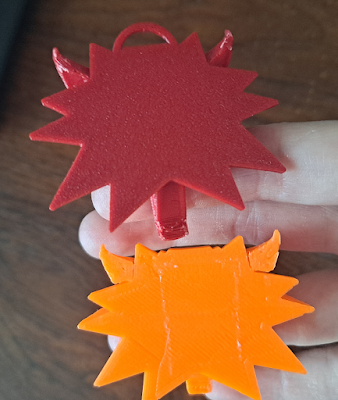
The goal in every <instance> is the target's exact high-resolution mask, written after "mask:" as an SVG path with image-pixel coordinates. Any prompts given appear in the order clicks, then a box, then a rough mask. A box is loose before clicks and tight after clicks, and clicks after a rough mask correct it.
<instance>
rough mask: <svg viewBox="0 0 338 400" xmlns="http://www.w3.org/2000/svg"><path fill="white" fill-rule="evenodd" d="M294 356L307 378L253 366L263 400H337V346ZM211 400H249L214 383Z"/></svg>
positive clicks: (210, 395) (303, 352) (208, 396)
mask: <svg viewBox="0 0 338 400" xmlns="http://www.w3.org/2000/svg"><path fill="white" fill-rule="evenodd" d="M297 357H298V358H299V360H300V361H301V363H302V364H303V365H304V367H305V369H306V370H307V374H306V375H300V374H295V373H290V372H284V371H279V370H274V369H269V368H262V367H256V368H255V370H256V375H257V380H258V384H259V388H260V391H261V395H262V400H304V399H306V400H319V399H325V400H336V399H337V394H338V345H334V346H327V347H324V348H316V349H311V350H304V351H302V352H299V353H297ZM207 398H209V399H211V400H248V399H249V398H248V397H246V396H243V395H242V394H240V393H238V392H237V391H235V390H233V389H230V388H228V387H226V386H224V385H221V384H220V383H217V382H213V389H212V392H211V393H208V394H207Z"/></svg>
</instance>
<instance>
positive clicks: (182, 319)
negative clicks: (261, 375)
mask: <svg viewBox="0 0 338 400" xmlns="http://www.w3.org/2000/svg"><path fill="white" fill-rule="evenodd" d="M279 242H280V237H279V233H278V232H275V233H274V236H273V237H272V239H270V241H268V242H267V243H265V244H264V245H261V246H258V247H255V248H252V249H250V250H248V251H247V250H246V249H245V246H244V242H243V239H242V237H240V236H238V237H237V238H235V239H234V240H233V241H232V242H230V243H229V244H228V245H226V246H224V247H223V248H220V247H215V248H211V247H199V248H189V249H170V250H168V251H161V252H159V253H156V252H154V251H151V250H149V249H148V248H146V247H144V246H142V245H141V244H138V245H137V246H136V255H135V259H133V258H125V257H119V256H115V255H113V254H111V253H109V252H108V251H107V250H106V249H105V248H104V247H102V251H101V258H102V261H103V264H104V266H105V268H106V270H107V272H108V275H109V276H110V278H111V279H112V281H113V282H115V283H118V282H120V283H119V284H117V285H114V286H111V287H108V288H105V289H102V290H99V291H96V292H94V293H92V294H91V295H90V296H89V299H90V300H92V301H93V302H94V303H97V304H98V305H100V306H101V307H102V308H101V309H100V310H99V311H97V312H96V313H94V314H93V315H91V316H90V317H88V318H86V319H85V320H83V321H82V322H81V323H80V324H79V328H80V329H84V330H88V331H93V332H99V333H103V334H106V335H116V336H120V337H121V338H122V339H121V341H120V343H119V344H118V346H117V348H116V349H115V351H114V352H113V354H112V355H111V357H110V358H109V360H108V362H107V363H106V365H105V366H104V367H103V369H102V371H101V373H100V375H99V376H98V378H97V379H96V381H95V385H96V386H102V385H106V384H108V383H111V382H115V381H118V380H120V379H123V378H127V377H129V376H132V375H135V374H139V373H142V372H144V386H143V397H142V398H143V400H155V399H159V398H161V397H162V396H164V395H165V394H166V393H168V392H169V391H171V390H173V389H174V388H175V387H177V386H178V385H180V384H181V383H182V382H184V381H186V384H187V389H188V391H189V393H191V394H197V393H207V392H210V390H211V379H214V380H216V381H219V382H221V383H223V384H225V385H227V386H230V387H232V388H234V389H235V390H238V391H239V392H241V393H243V394H244V395H246V396H249V397H251V398H252V399H255V400H258V399H260V398H261V396H260V392H259V388H258V385H257V381H256V376H255V371H254V365H260V366H264V367H269V368H278V369H281V370H285V371H292V372H298V373H306V371H305V369H304V368H303V366H302V365H301V363H300V362H299V360H298V359H297V358H296V356H295V355H294V354H293V353H292V352H291V350H290V349H289V348H288V347H287V346H286V345H285V344H284V343H283V342H282V340H281V339H280V338H279V337H278V336H277V334H276V333H275V332H274V330H273V329H272V327H273V326H274V325H277V324H280V323H282V322H285V321H288V320H290V319H293V318H297V317H299V316H301V315H303V314H305V313H310V312H313V310H314V309H313V307H311V306H309V305H307V304H305V303H302V302H300V301H298V300H295V299H293V298H292V297H290V296H286V295H285V294H286V293H287V292H288V291H289V290H290V289H291V288H292V287H293V286H295V285H297V283H298V281H297V279H295V278H290V277H285V276H278V275H275V274H269V273H266V272H261V271H260V268H262V270H263V271H265V270H272V269H273V267H274V265H275V260H276V257H277V255H278V247H279ZM251 262H253V264H254V268H253V266H252V265H251ZM260 266H262V267H260Z"/></svg>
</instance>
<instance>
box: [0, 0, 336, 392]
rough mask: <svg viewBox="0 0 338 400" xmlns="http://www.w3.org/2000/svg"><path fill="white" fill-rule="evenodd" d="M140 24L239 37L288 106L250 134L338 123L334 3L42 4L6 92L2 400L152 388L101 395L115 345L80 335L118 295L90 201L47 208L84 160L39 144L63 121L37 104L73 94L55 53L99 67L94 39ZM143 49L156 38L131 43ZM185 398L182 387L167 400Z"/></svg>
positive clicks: (137, 380) (250, 60) (289, 263)
mask: <svg viewBox="0 0 338 400" xmlns="http://www.w3.org/2000/svg"><path fill="white" fill-rule="evenodd" d="M140 21H153V22H156V23H159V24H161V25H163V26H164V27H165V28H167V29H168V30H170V31H171V32H172V33H173V34H174V36H175V37H176V38H177V40H178V41H182V40H183V39H185V38H186V37H187V36H188V35H189V34H190V33H192V32H193V31H196V32H198V34H199V36H200V40H201V42H202V44H203V47H204V48H205V50H209V49H210V48H212V47H213V46H214V45H215V44H216V43H217V42H218V41H219V40H220V39H221V38H222V34H223V31H224V29H226V28H227V29H230V30H231V31H232V33H233V34H234V37H235V48H234V55H233V60H232V64H231V66H232V67H235V68H236V67H238V68H243V69H250V70H255V71H258V73H259V78H258V79H257V80H256V81H255V82H254V83H253V84H252V86H251V88H250V90H251V91H252V92H254V93H257V94H262V95H266V96H269V97H274V98H277V99H278V100H279V102H280V105H279V106H278V107H276V108H274V109H272V110H269V111H266V112H265V113H262V114H260V115H259V117H257V118H255V119H254V120H253V121H252V122H253V123H271V122H279V121H310V120H324V119H337V118H338V24H337V21H338V2H336V1H335V0H283V1H281V0H223V1H222V0H209V1H208V0H37V1H35V2H33V1H32V2H31V3H30V6H29V8H28V10H27V12H26V14H25V17H24V22H23V28H22V31H21V32H20V34H19V35H18V39H17V42H16V45H15V48H14V53H13V54H12V59H11V63H10V65H9V68H8V70H7V74H6V77H5V82H4V85H3V87H2V91H1V107H2V108H1V119H0V166H1V167H0V177H1V178H0V179H1V180H0V185H1V187H0V189H1V190H0V268H1V276H0V398H1V399H2V400H16V399H18V400H19V399H20V400H31V399H32V400H40V399H41V400H46V399H48V400H61V399H67V400H86V399H88V400H89V399H91V400H92V399H96V400H101V399H102V400H103V399H110V400H113V399H124V400H136V399H140V395H141V382H142V378H141V377H134V378H130V379H127V380H125V381H123V382H119V383H116V384H113V385H110V386H108V387H104V388H101V389H96V388H93V387H92V383H93V381H94V379H95V377H96V375H97V374H98V372H99V371H100V369H101V367H102V366H103V364H104V362H105V361H106V359H107V358H108V355H109V353H110V352H109V350H108V347H107V343H106V338H105V337H103V336H100V335H95V334H91V333H87V332H81V331H78V330H77V329H76V325H77V324H78V322H79V321H80V320H81V319H83V318H84V317H86V316H88V315H89V314H90V313H91V312H93V311H94V310H95V306H94V305H92V304H91V303H90V302H89V301H88V300H87V299H86V297H87V295H88V294H89V293H90V292H92V291H94V290H97V289H100V288H102V287H105V286H107V285H108V284H109V282H108V279H107V278H106V276H105V274H104V272H103V270H102V268H101V266H100V262H99V261H97V260H94V259H92V258H90V257H89V256H87V255H86V254H85V253H84V252H83V251H82V249H81V248H80V245H79V244H78V239H77V229H78V225H79V223H80V221H81V219H82V218H83V216H84V215H85V214H86V213H87V212H88V211H90V210H91V208H92V207H91V203H90V199H89V198H85V199H82V200H78V201H76V202H74V203H72V204H70V205H68V206H65V207H64V208H62V209H60V210H58V211H56V212H54V213H52V212H50V211H49V210H48V206H49V203H50V201H51V199H52V197H53V195H54V193H55V191H56V189H57V188H58V186H59V184H60V183H61V181H62V179H63V178H64V176H65V174H66V172H67V170H68V168H69V166H70V164H71V162H72V161H73V159H74V156H75V154H76V151H77V149H76V148H73V147H72V146H65V145H57V144H49V143H33V142H30V141H29V139H28V135H29V133H30V132H32V131H33V130H35V129H37V128H39V127H41V126H43V125H45V124H47V123H48V122H50V121H52V120H54V119H56V118H58V117H59V116H58V114H56V113H54V112H52V111H50V110H48V109H46V108H43V107H42V106H41V104H40V99H41V98H43V97H46V96H48V95H50V94H53V93H55V92H57V91H59V90H61V89H63V84H62V82H61V80H60V79H59V77H58V75H57V73H56V71H55V69H54V67H53V64H52V60H51V49H52V47H54V46H56V47H58V48H59V49H60V50H61V51H62V53H63V54H64V55H66V56H67V57H70V58H72V59H73V60H74V61H77V62H80V63H82V64H84V65H88V44H89V43H90V42H96V43H97V44H100V45H101V46H105V47H107V48H111V46H112V45H113V42H114V40H115V38H116V36H117V34H118V33H119V32H120V31H121V30H122V29H124V28H126V27H127V26H128V25H130V24H132V23H135V22H140ZM133 40H134V41H133ZM136 41H143V43H145V42H148V41H149V42H151V43H153V42H154V39H153V38H152V37H148V36H147V37H144V38H142V39H138V38H136V39H133V38H131V39H130V40H129V43H130V44H133V43H136ZM337 261H338V258H337V256H333V255H326V254H304V253H303V254H301V253H287V252H282V254H281V257H280V261H279V266H278V271H279V272H286V273H289V274H292V275H295V274H298V273H299V272H301V271H304V270H311V269H315V268H332V267H335V266H337ZM185 398H188V395H187V394H186V393H185V389H184V388H183V387H181V388H179V389H177V390H176V391H174V392H173V393H171V394H169V395H167V397H166V399H185ZM197 398H199V397H197Z"/></svg>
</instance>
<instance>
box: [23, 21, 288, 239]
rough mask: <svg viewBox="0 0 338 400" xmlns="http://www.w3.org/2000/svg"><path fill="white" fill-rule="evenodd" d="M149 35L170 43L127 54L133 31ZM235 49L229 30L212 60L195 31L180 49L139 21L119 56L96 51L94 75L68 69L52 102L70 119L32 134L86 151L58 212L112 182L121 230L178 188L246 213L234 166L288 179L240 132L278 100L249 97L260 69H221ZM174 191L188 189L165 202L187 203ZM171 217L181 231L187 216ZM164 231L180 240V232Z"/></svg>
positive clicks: (48, 102) (60, 195)
mask: <svg viewBox="0 0 338 400" xmlns="http://www.w3.org/2000/svg"><path fill="white" fill-rule="evenodd" d="M140 31H151V32H154V33H156V34H159V35H160V36H161V37H163V38H164V39H165V40H166V41H168V43H170V44H168V43H166V44H160V45H150V46H139V47H125V48H122V45H123V43H124V41H125V39H126V38H127V37H128V36H130V34H132V33H135V32H140ZM231 45H232V36H230V34H229V33H226V37H225V39H224V40H223V41H222V42H221V43H220V44H219V45H217V46H216V48H215V49H214V50H212V51H211V52H209V53H208V55H207V56H206V55H205V54H204V52H203V50H202V47H201V44H200V41H199V39H198V37H197V34H195V33H194V34H192V35H191V36H189V37H188V38H187V39H186V40H185V41H183V42H182V43H180V44H178V43H177V42H176V40H175V39H174V38H173V37H172V35H171V34H170V33H169V32H167V31H165V30H164V29H163V28H161V27H159V26H157V25H155V24H136V25H134V26H132V27H129V28H127V29H126V30H125V31H123V32H122V33H121V35H120V36H119V37H118V38H117V39H116V43H115V46H114V51H110V50H107V49H104V48H102V47H100V46H98V45H95V44H92V45H91V46H90V76H89V75H88V71H87V70H86V69H82V67H81V66H79V65H78V64H75V63H72V62H70V64H69V65H70V66H69V68H63V66H62V65H61V67H60V68H61V73H60V75H61V76H62V78H63V80H64V82H65V84H66V86H68V87H69V88H68V89H67V90H65V91H62V92H60V93H57V94H55V95H53V96H50V97H48V98H46V99H44V100H43V104H44V105H45V106H46V107H49V108H51V109H53V110H55V111H57V112H59V113H61V114H63V115H64V117H63V118H61V119H59V120H57V121H55V122H52V123H50V124H49V125H47V126H45V127H43V128H41V129H39V130H37V131H35V132H33V133H32V134H31V139H33V140H41V141H50V142H56V143H66V144H72V145H77V146H80V147H81V149H80V151H79V154H78V156H77V158H76V160H75V162H74V163H73V165H72V167H71V169H70V171H69V173H68V174H67V176H66V178H65V180H64V181H63V183H62V184H61V186H60V188H59V190H58V192H57V194H56V195H55V197H54V199H53V201H52V203H51V206H50V208H51V209H52V210H54V209H56V208H58V207H60V206H62V205H64V204H67V203H68V202H70V201H73V200H75V199H77V198H79V197H81V196H84V195H86V194H88V193H90V192H91V191H93V190H96V189H98V188H100V187H102V186H105V185H110V186H111V205H110V229H111V230H114V229H115V228H117V227H118V226H119V225H120V224H121V223H122V222H123V221H124V220H125V219H126V218H127V217H128V216H129V215H130V214H132V213H133V212H134V211H135V210H136V209H137V208H138V207H139V206H141V205H142V204H143V203H144V202H145V201H146V200H147V199H149V198H150V197H151V196H152V195H153V194H155V193H157V192H159V191H160V190H161V188H163V187H164V186H165V185H167V184H168V183H169V182H174V183H175V184H178V185H183V186H187V187H190V188H192V189H195V190H198V191H200V192H202V193H205V194H207V195H209V196H212V197H214V198H216V199H219V200H221V201H223V202H225V203H228V204H230V205H232V206H234V207H236V208H238V209H243V208H244V205H243V202H242V199H241V196H240V194H239V192H238V190H237V187H236V185H235V182H234V180H233V177H232V174H231V170H230V167H241V168H253V169H260V170H266V171H274V172H279V173H282V172H284V171H285V168H284V167H283V166H282V165H281V164H280V163H279V161H278V160H276V158H275V157H274V156H273V155H272V154H271V153H269V152H268V151H267V150H266V149H265V148H264V147H263V146H262V145H261V144H260V143H259V142H258V141H257V140H256V139H255V138H254V137H253V136H252V135H251V134H250V133H249V132H248V131H247V130H246V129H245V128H244V127H243V126H242V125H241V121H243V120H244V119H246V118H248V117H251V116H252V115H254V114H256V113H258V112H260V111H263V110H265V109H267V108H269V107H272V106H274V105H276V104H277V101H276V100H272V99H269V98H265V97H261V96H256V95H253V94H248V93H244V92H243V90H244V89H245V88H246V87H247V86H248V85H249V84H250V83H251V82H252V81H253V80H254V79H255V78H256V76H257V74H256V73H255V72H249V71H243V70H236V69H231V68H220V65H222V66H226V65H227V63H228V61H229V59H230V58H229V57H230V55H231V50H230V49H231ZM55 54H56V55H54V59H55V60H57V59H58V55H57V53H55ZM68 61H69V60H68ZM61 64H62V63H61ZM211 64H213V65H211ZM60 68H59V69H58V71H59V72H60ZM83 68H84V67H83ZM78 73H79V75H80V77H79V80H78V81H77V80H76V79H77V78H76V79H75V77H76V75H77V74H78ZM88 76H89V78H88ZM175 193H176V194H177V193H181V191H180V190H176V189H175V190H174V191H171V192H170V195H169V196H173V199H174V200H173V201H172V200H170V199H169V201H167V200H166V202H165V203H166V204H176V203H177V201H182V202H183V201H184V199H183V196H181V195H179V196H178V197H176V198H175ZM159 197H160V198H161V196H159ZM176 200H177V201H176ZM153 203H154V201H153ZM182 204H183V203H182ZM157 206H158V207H162V203H161V202H158V201H157ZM182 209H183V210H185V206H184V207H182V206H178V207H176V210H177V211H180V212H181V211H182ZM170 213H171V212H170V211H168V212H167V211H166V212H155V215H158V216H159V215H167V214H170ZM173 214H174V213H173ZM171 217H173V218H172V221H173V226H181V225H182V224H181V223H180V221H183V220H184V219H185V213H184V215H182V214H180V215H177V216H176V217H175V216H173V215H172V216H171ZM174 217H175V218H174ZM158 225H159V226H160V229H162V228H163V226H164V223H163V222H162V221H161V220H160V219H159V220H158ZM162 231H163V232H167V231H168V232H170V235H169V236H170V238H172V237H173V236H172V231H175V229H172V230H170V229H169V230H168V229H167V228H165V229H162ZM178 231H179V232H180V234H184V233H185V230H184V229H179V230H178ZM165 235H166V234H164V235H163V236H165Z"/></svg>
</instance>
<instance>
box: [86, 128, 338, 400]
mask: <svg viewBox="0 0 338 400" xmlns="http://www.w3.org/2000/svg"><path fill="white" fill-rule="evenodd" d="M251 132H252V133H253V134H254V135H255V136H256V137H257V138H258V139H259V140H260V141H261V143H263V145H264V146H265V147H266V148H268V149H269V150H270V151H271V152H272V153H273V154H274V155H275V156H276V157H277V158H278V159H279V160H280V161H281V162H282V163H283V164H284V166H285V167H286V168H287V172H285V173H284V174H281V175H280V174H275V173H271V172H264V171H256V170H246V169H233V175H234V178H235V181H236V184H237V186H238V189H239V192H240V193H241V196H242V198H243V200H244V202H245V206H246V208H245V210H244V211H238V210H236V209H234V208H233V207H230V206H228V205H226V204H223V203H220V202H218V201H216V200H214V199H212V198H210V197H207V196H205V195H202V194H201V193H198V192H195V191H193V190H191V189H187V207H188V212H187V219H188V226H189V231H190V234H189V235H188V236H187V237H185V238H183V239H179V240H176V241H174V242H163V241H161V239H159V238H158V236H157V233H156V230H155V227H154V223H153V217H152V212H151V207H150V203H149V202H147V203H145V204H144V205H143V206H142V207H140V208H139V209H138V210H137V211H136V212H135V213H134V214H133V215H132V216H131V217H130V218H129V219H128V220H127V221H126V222H125V223H123V224H122V225H121V226H120V227H119V228H118V229H116V231H114V232H113V233H110V232H109V228H108V221H107V218H108V215H109V213H108V210H109V188H107V187H106V188H102V189H99V190H98V191H96V192H94V193H93V194H92V200H93V204H94V207H95V210H96V211H93V212H91V213H90V214H88V215H87V216H86V217H85V218H84V220H83V221H82V223H81V226H80V231H79V238H80V242H81V244H82V246H83V248H84V250H85V251H87V252H88V253H89V254H90V255H92V256H94V257H97V258H98V254H99V248H100V246H101V244H102V243H104V244H105V245H106V248H107V249H108V250H109V251H111V252H113V253H115V254H120V255H132V254H133V251H134V246H135V244H136V243H139V242H140V243H142V244H144V245H145V246H147V247H149V248H151V249H154V250H159V249H164V248H168V247H173V246H192V245H204V244H225V243H227V242H229V241H230V240H231V239H233V238H234V237H235V236H237V235H241V236H243V238H244V240H245V242H246V243H248V244H260V243H263V242H264V241H266V240H268V239H269V238H270V237H271V235H272V232H273V231H274V229H278V230H279V231H280V232H281V236H282V246H281V248H282V249H285V250H293V251H311V252H313V251H315V252H326V253H333V254H338V206H337V205H338V189H337V187H338V156H337V154H338V153H337V151H338V122H334V121H323V122H309V123H283V124H273V125H268V126H261V127H256V128H254V129H252V130H251ZM297 278H298V279H299V281H300V284H299V285H298V286H296V287H295V288H294V289H293V290H292V291H290V292H289V294H290V295H291V296H294V297H296V298H299V299H302V301H304V302H307V303H308V304H311V305H313V306H314V307H315V308H316V312H315V313H313V314H308V315H305V316H304V317H302V318H299V319H296V320H293V321H289V322H287V323H284V324H281V325H279V326H277V327H276V328H275V330H276V332H277V333H278V334H279V335H280V337H281V338H282V339H283V340H284V342H285V343H286V344H288V345H296V346H306V349H304V350H301V351H299V352H298V353H297V356H298V358H299V359H300V360H301V362H302V363H303V365H304V367H305V368H306V369H307V371H308V373H307V375H299V374H292V373H287V372H283V371H277V370H272V369H267V368H259V367H257V368H256V372H257V379H258V383H259V386H260V389H261V393H262V400H303V399H307V400H312V399H313V400H321V399H323V400H324V399H325V400H336V399H337V396H338V268H337V269H336V270H335V269H331V270H320V271H319V270H318V271H314V272H311V273H307V274H303V275H300V276H298V277H297ZM323 345H324V346H323ZM318 346H320V347H318ZM207 397H208V398H210V399H211V400H226V399H229V400H230V399H231V400H244V399H247V397H245V396H243V395H241V394H239V393H237V392H235V391H234V390H232V389H229V388H227V387H225V386H223V385H221V384H218V383H214V385H213V391H212V392H211V393H210V394H208V396H207Z"/></svg>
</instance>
